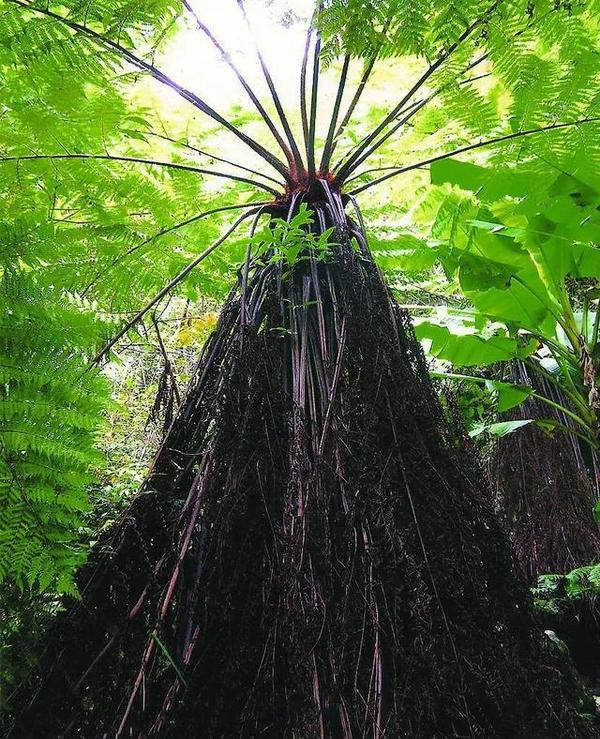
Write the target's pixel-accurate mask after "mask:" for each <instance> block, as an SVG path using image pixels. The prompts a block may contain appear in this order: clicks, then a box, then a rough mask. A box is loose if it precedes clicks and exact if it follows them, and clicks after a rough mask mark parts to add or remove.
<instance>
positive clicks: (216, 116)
mask: <svg viewBox="0 0 600 739" xmlns="http://www.w3.org/2000/svg"><path fill="white" fill-rule="evenodd" d="M8 2H11V3H13V4H14V5H18V6H19V7H21V8H25V9H27V10H29V11H31V12H33V13H38V14H40V15H44V16H47V17H48V18H52V19H53V20H55V21H57V22H59V23H62V24H64V25H65V26H68V27H69V28H71V29H72V30H73V31H77V32H78V33H82V34H84V35H86V36H89V37H90V38H92V39H94V41H96V42H97V43H99V44H101V45H102V46H104V47H106V48H107V49H109V50H110V51H112V52H114V53H116V54H117V55H118V56H120V57H121V58H123V59H125V60H126V61H128V62H129V63H130V64H132V65H133V66H134V67H137V69H140V70H142V71H144V72H148V73H149V74H150V75H151V76H152V77H154V79H156V80H158V81H159V82H161V83H162V84H164V85H165V86H166V87H169V88H170V89H171V90H173V91H174V92H176V93H177V94H178V95H179V96H180V97H182V98H183V99H184V100H186V101H187V102H188V103H191V104H192V105H193V106H194V107H195V108H197V109H198V110H200V111H201V112H202V113H204V114H205V115H206V116H208V117H209V118H211V119H212V120H214V121H216V122H217V123H220V124H221V125H222V126H223V127H224V128H226V129H227V130H228V131H230V132H231V133H232V134H233V135H234V136H237V138H239V139H240V140H241V141H243V142H244V144H246V146H248V147H249V148H250V149H252V151H254V152H255V153H256V154H258V155H259V156H260V157H262V158H263V159H264V160H265V161H267V162H268V163H269V164H270V165H271V166H272V167H273V168H274V169H275V170H277V172H279V174H281V175H282V176H283V177H284V178H285V179H286V181H288V182H291V178H290V173H289V170H288V169H287V167H286V166H285V164H284V163H283V162H282V161H281V160H280V159H278V158H277V157H275V156H273V154H271V152H270V151H269V150H268V149H265V147H264V146H262V144H259V143H258V141H255V140H254V139H253V138H251V137H250V136H248V135H247V134H245V133H244V132H243V131H240V130H239V129H238V128H236V126H235V125H234V124H233V123H231V121H229V120H227V118H224V117H223V116H222V115H221V114H220V113H218V112H217V111H216V110H215V109H214V108H212V107H211V106H210V105H208V103H206V102H205V101H204V100H202V98H199V97H198V96H197V95H195V94H194V93H193V92H191V91H190V90H187V89H186V88H185V87H182V86H181V85H179V84H178V83H177V82H175V80H173V79H171V77H169V76H168V75H166V74H165V73H164V72H162V71H161V70H160V69H158V68H157V67H156V66H154V64H150V63H149V62H146V61H144V60H143V59H141V58H140V57H138V56H136V55H135V54H133V53H132V52H131V51H129V50H128V49H126V48H125V47H124V46H121V44H119V43H117V42H115V41H112V40H111V39H108V38H106V37H105V36H103V35H102V34H101V33H98V32H97V31H94V30H92V29H91V28H88V27H87V26H84V25H82V24H81V23H77V22H75V21H71V20H69V19H68V18H65V16H63V15H60V14H59V13H55V12H53V11H52V10H50V9H49V8H43V7H38V6H35V5H33V3H30V2H26V1H25V0H8Z"/></svg>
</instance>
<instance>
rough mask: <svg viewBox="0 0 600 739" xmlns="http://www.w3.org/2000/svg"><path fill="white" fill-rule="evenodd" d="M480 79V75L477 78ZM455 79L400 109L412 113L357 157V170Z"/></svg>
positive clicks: (464, 82) (476, 64) (480, 58)
mask: <svg viewBox="0 0 600 739" xmlns="http://www.w3.org/2000/svg"><path fill="white" fill-rule="evenodd" d="M488 56H489V54H483V55H482V56H480V57H478V58H477V59H476V60H475V61H473V62H471V63H470V64H469V65H468V66H466V67H465V68H464V69H463V70H462V71H460V72H459V73H458V75H457V76H461V75H463V74H466V73H467V72H470V71H471V70H472V69H475V67H477V66H478V65H479V64H481V63H482V62H483V61H485V60H486V59H487V58H488ZM485 76H487V75H480V77H485ZM475 79H479V77H477V78H475ZM472 81H474V80H473V79H471V80H460V81H459V82H458V84H459V85H460V84H466V83H468V82H472ZM454 82H455V80H452V81H450V82H447V83H446V84H445V85H440V87H438V88H437V89H435V90H434V91H433V92H432V93H431V94H430V95H428V96H427V97H425V98H422V99H421V100H417V101H415V102H414V103H412V104H411V105H409V106H408V108H404V109H403V110H401V111H399V113H398V115H401V114H403V113H406V111H407V110H410V113H408V115H406V116H404V117H402V118H401V119H400V120H399V121H398V123H396V124H395V125H394V126H392V128H390V129H389V130H388V131H386V132H385V133H384V134H383V136H381V138H380V139H379V140H378V141H375V143H374V144H372V146H370V147H369V148H368V149H367V150H366V151H365V152H363V154H362V155H361V156H360V157H359V158H358V159H357V161H356V162H355V163H354V167H353V168H354V169H355V170H356V168H357V167H359V166H360V165H361V164H362V163H363V162H364V161H366V160H367V159H368V158H369V157H370V156H372V155H373V154H375V152H377V150H378V149H380V148H381V147H382V146H383V145H384V144H385V142H386V141H388V140H389V139H390V138H391V137H392V136H393V135H394V134H395V133H396V131H398V130H399V129H400V128H402V126H404V125H406V124H407V123H408V121H410V119H411V118H413V116H415V115H416V114H417V113H418V112H419V111H420V110H422V109H423V108H424V107H425V106H426V105H427V104H428V103H430V102H431V101H432V100H433V99H434V98H436V97H437V96H438V95H439V94H440V93H442V92H443V91H444V90H447V89H448V87H450V86H451V85H452V84H454ZM353 179H355V178H354V177H351V178H350V179H347V180H346V183H348V182H351V181H352V180H353Z"/></svg>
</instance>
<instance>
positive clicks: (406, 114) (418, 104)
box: [333, 93, 434, 187]
mask: <svg viewBox="0 0 600 739" xmlns="http://www.w3.org/2000/svg"><path fill="white" fill-rule="evenodd" d="M433 96H434V95H433V93H432V94H431V95H430V96H429V97H428V98H425V99H424V100H417V101H415V102H413V103H410V104H409V105H407V106H406V108H403V109H402V110H401V111H400V112H399V113H398V115H399V116H400V120H399V121H398V123H397V124H396V125H395V126H394V127H393V128H392V129H390V130H389V131H388V132H387V133H386V134H385V136H386V139H387V138H389V136H391V135H393V134H394V133H395V132H396V131H397V130H398V129H399V128H401V127H402V126H404V125H405V124H406V123H408V121H409V120H410V119H411V118H412V117H413V115H415V114H416V113H418V112H419V110H421V109H422V108H423V107H425V105H426V104H427V103H428V102H429V101H430V100H431V98H432V97H433ZM382 143H383V139H380V141H379V142H377V146H376V147H375V146H374V150H375V149H376V148H379V146H381V144H382ZM359 146H360V143H358V144H356V145H355V146H353V147H352V149H350V151H349V152H347V155H348V156H352V154H353V152H355V151H356V150H357V149H358V147H359ZM371 153H372V152H370V153H369V154H368V156H370V155H371ZM360 161H363V158H362V157H361V159H360ZM341 164H342V163H341V162H338V164H337V165H336V166H335V167H334V168H333V171H334V172H337V171H338V168H339V167H340V166H341ZM357 166H358V165H357ZM356 177H357V175H355V176H354V177H348V178H347V179H346V180H345V181H344V186H345V187H346V186H347V185H348V183H349V182H352V181H353V180H355V179H356Z"/></svg>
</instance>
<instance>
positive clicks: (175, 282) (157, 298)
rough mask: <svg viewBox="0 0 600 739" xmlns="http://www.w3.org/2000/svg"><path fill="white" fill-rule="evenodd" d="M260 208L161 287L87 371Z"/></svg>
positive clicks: (244, 218) (238, 219)
mask: <svg viewBox="0 0 600 739" xmlns="http://www.w3.org/2000/svg"><path fill="white" fill-rule="evenodd" d="M259 210H260V208H253V209H252V210H251V211H248V212H247V213H243V214H242V215H241V216H240V217H239V218H237V219H236V220H235V221H234V223H233V224H232V225H231V226H230V227H229V228H228V229H227V230H226V231H225V232H224V233H223V234H221V236H219V238H218V239H217V240H216V241H213V243H212V244H211V245H210V246H208V247H207V248H206V249H205V250H204V251H203V252H202V253H201V254H199V255H198V256H197V257H196V258H195V259H194V260H192V261H191V262H190V263H189V264H188V265H187V266H186V267H184V268H183V269H182V270H181V272H179V274H177V275H175V277H173V279H172V280H171V281H170V282H169V283H168V284H167V285H165V287H163V289H162V290H160V291H159V292H158V293H156V295H155V296H154V297H153V298H152V300H150V302H148V303H146V305H145V306H144V307H143V308H141V309H140V310H139V311H138V312H137V313H136V314H135V316H134V317H133V318H132V319H131V320H129V321H127V323H126V324H125V326H123V328H122V329H121V330H120V331H119V332H118V333H116V334H115V335H114V336H113V337H112V339H111V340H110V341H109V342H108V343H107V344H106V345H105V346H104V348H103V349H102V351H100V352H99V353H98V354H97V355H96V356H95V357H94V359H93V360H92V361H91V362H90V364H89V365H88V369H90V368H91V367H93V366H95V365H96V364H98V363H99V362H101V361H102V359H103V358H104V357H105V356H106V355H107V354H108V352H109V351H110V350H111V349H112V348H113V346H114V345H115V344H116V343H117V342H118V341H119V339H121V338H122V337H123V336H125V334H126V333H127V332H128V331H129V329H131V328H132V327H133V326H135V325H136V323H138V322H139V321H140V320H141V319H142V318H143V317H144V316H145V315H146V313H148V311H149V310H152V308H153V307H154V306H155V305H156V304H157V303H158V302H159V301H160V300H162V299H163V298H164V297H165V295H168V294H169V293H170V292H171V290H173V288H175V287H177V285H179V283H180V282H182V281H183V280H184V279H185V278H186V277H187V276H188V275H189V274H190V272H192V270H194V269H195V268H196V267H197V266H198V265H199V264H200V262H203V261H204V260H205V259H206V257H208V256H210V255H211V254H212V253H213V251H214V250H215V249H216V248H217V247H219V246H221V244H222V243H223V242H224V241H226V240H227V239H228V238H229V236H231V234H232V233H233V232H234V231H235V230H236V229H237V227H238V226H239V225H240V224H241V223H242V222H243V221H245V220H246V218H250V216H252V215H254V214H256V213H258V212H259Z"/></svg>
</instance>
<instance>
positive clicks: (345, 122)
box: [329, 54, 377, 160]
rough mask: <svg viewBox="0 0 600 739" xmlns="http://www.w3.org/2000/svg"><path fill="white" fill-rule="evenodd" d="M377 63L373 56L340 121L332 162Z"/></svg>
mask: <svg viewBox="0 0 600 739" xmlns="http://www.w3.org/2000/svg"><path fill="white" fill-rule="evenodd" d="M376 61H377V54H373V56H371V58H370V59H369V61H368V62H367V64H366V66H365V68H364V71H363V73H362V77H361V78H360V82H359V83H358V87H357V88H356V91H355V92H354V95H353V96H352V100H351V101H350V104H349V105H348V109H347V110H346V112H345V113H344V117H343V118H342V120H341V121H340V125H339V126H338V128H337V131H336V132H335V136H334V138H333V142H332V144H331V151H330V153H329V158H330V160H331V157H332V156H333V153H334V151H335V149H336V146H337V145H338V141H339V139H340V136H341V135H342V133H343V132H344V131H345V129H346V126H347V125H348V123H350V119H351V118H352V114H353V113H354V110H355V109H356V106H357V105H358V103H359V101H360V98H361V97H362V94H363V92H364V89H365V87H366V85H367V82H368V81H369V77H370V76H371V72H372V71H373V67H374V66H375V62H376Z"/></svg>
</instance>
